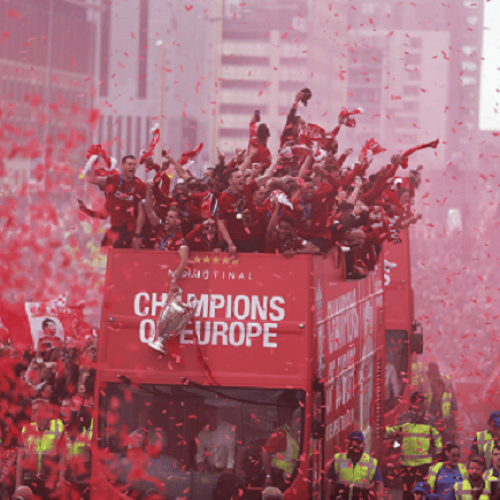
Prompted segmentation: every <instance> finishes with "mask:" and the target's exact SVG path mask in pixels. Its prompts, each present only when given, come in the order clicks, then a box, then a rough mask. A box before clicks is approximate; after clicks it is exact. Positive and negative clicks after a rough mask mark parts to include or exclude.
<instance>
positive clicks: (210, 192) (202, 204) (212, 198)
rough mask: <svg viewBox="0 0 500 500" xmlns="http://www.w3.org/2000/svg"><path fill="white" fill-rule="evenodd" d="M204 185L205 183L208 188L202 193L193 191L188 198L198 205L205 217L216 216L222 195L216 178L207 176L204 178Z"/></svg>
mask: <svg viewBox="0 0 500 500" xmlns="http://www.w3.org/2000/svg"><path fill="white" fill-rule="evenodd" d="M202 185H205V186H206V187H207V189H205V190H203V191H202V192H201V193H191V194H190V195H189V198H188V199H189V201H190V202H191V203H192V204H193V205H196V206H197V207H198V208H199V209H200V212H201V216H202V217H203V219H207V218H209V217H215V213H216V211H217V200H218V198H219V196H220V193H219V192H218V191H217V184H216V182H215V179H214V178H213V177H208V176H206V177H204V178H203V179H202Z"/></svg>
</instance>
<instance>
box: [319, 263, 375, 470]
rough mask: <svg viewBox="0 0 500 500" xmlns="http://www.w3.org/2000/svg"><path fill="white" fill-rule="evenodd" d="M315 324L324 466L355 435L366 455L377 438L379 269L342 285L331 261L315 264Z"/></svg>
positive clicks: (340, 272)
mask: <svg viewBox="0 0 500 500" xmlns="http://www.w3.org/2000/svg"><path fill="white" fill-rule="evenodd" d="M314 274H315V313H316V316H315V322H316V332H317V338H318V354H317V359H318V362H317V376H318V378H319V379H320V380H321V381H322V382H323V383H324V392H325V412H324V414H325V439H324V463H325V472H327V470H328V468H329V465H330V463H331V461H332V460H333V457H334V455H335V454H336V453H339V452H341V451H343V450H345V448H346V443H347V437H348V436H349V434H350V433H351V432H352V431H353V430H361V431H362V432H363V433H364V434H365V439H366V441H365V450H366V451H367V452H369V453H371V452H373V451H374V450H375V448H376V445H377V443H378V441H379V439H380V437H379V436H380V429H378V427H380V425H381V424H382V417H381V412H382V401H381V397H380V392H381V391H380V388H381V383H382V377H383V356H384V335H383V334H384V330H383V315H382V313H381V311H382V308H383V286H382V280H383V275H382V266H381V265H378V266H377V268H376V269H375V270H374V271H373V272H371V273H370V275H369V276H368V277H366V278H365V279H361V280H353V281H346V280H345V279H344V278H343V276H344V274H343V269H342V266H341V267H340V268H339V267H338V266H337V263H336V261H335V260H333V259H326V260H323V261H322V262H319V261H318V262H317V268H316V270H315V273H314Z"/></svg>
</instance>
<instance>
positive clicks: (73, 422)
mask: <svg viewBox="0 0 500 500" xmlns="http://www.w3.org/2000/svg"><path fill="white" fill-rule="evenodd" d="M64 439H65V448H66V463H65V469H66V471H65V474H64V478H65V480H66V486H67V487H68V490H70V491H71V493H69V494H68V495H67V496H68V497H70V498H79V499H84V500H88V498H89V497H90V461H91V443H92V429H85V428H84V427H83V426H82V422H81V419H80V417H79V415H77V414H73V415H71V418H70V421H69V423H68V425H67V427H66V429H65V432H64Z"/></svg>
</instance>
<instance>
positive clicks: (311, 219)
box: [293, 182, 335, 240]
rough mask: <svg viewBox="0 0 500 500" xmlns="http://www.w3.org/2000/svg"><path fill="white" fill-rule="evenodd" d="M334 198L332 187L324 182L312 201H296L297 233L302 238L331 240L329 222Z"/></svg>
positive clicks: (300, 199)
mask: <svg viewBox="0 0 500 500" xmlns="http://www.w3.org/2000/svg"><path fill="white" fill-rule="evenodd" d="M334 197H335V193H334V191H333V187H332V185H331V184H327V183H326V182H324V183H321V184H320V185H319V187H318V189H317V190H316V191H315V192H314V194H313V198H312V200H311V201H304V199H303V198H302V197H300V198H298V199H296V200H294V202H293V211H294V216H295V219H296V221H297V232H298V234H299V236H300V237H301V238H304V239H305V240H310V239H311V238H325V239H329V234H330V233H329V231H328V229H327V221H328V215H329V212H330V208H331V204H332V202H333V199H334Z"/></svg>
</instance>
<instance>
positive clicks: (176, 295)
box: [149, 288, 198, 354]
mask: <svg viewBox="0 0 500 500" xmlns="http://www.w3.org/2000/svg"><path fill="white" fill-rule="evenodd" d="M181 293H182V290H181V289H180V288H177V290H176V291H175V292H170V293H169V294H168V296H167V301H166V304H165V307H164V308H163V309H162V311H161V313H160V315H159V316H158V319H157V320H156V328H155V336H154V340H152V341H151V342H150V343H149V346H150V347H152V348H153V349H155V350H157V351H159V352H161V353H163V354H166V350H165V344H166V342H167V341H168V339H169V338H170V337H172V336H175V335H179V334H180V332H181V331H182V330H183V329H184V327H185V326H186V324H187V323H188V322H189V321H190V320H191V318H192V317H193V315H194V313H195V311H196V307H197V305H198V302H197V301H193V302H192V303H191V304H189V305H188V304H184V303H183V302H182V301H181V299H180V295H181Z"/></svg>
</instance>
